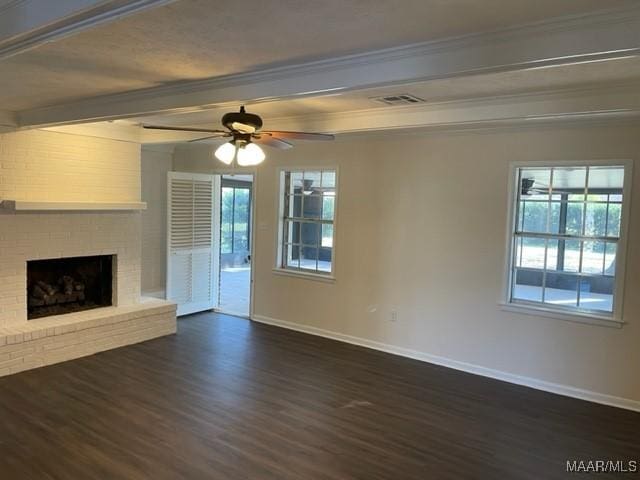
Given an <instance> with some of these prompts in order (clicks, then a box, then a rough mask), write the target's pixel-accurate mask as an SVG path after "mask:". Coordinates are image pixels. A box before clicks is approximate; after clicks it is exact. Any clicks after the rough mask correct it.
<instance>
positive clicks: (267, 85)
mask: <svg viewBox="0 0 640 480" xmlns="http://www.w3.org/2000/svg"><path fill="white" fill-rule="evenodd" d="M638 55H640V7H634V8H627V9H622V10H615V11H608V12H605V13H597V14H590V15H580V16H571V17H563V18H560V19H554V20H550V21H546V22H538V23H536V24H531V25H526V26H520V27H512V28H508V29H503V30H497V31H493V32H487V33H481V34H474V35H466V36H463V37H455V38H448V39H444V40H437V41H431V42H425V43H420V44H413V45H407V46H403V47H397V48H391V49H385V50H380V51H375V52H369V53H364V54H357V55H349V56H343V57H339V58H334V59H327V60H320V61H315V62H308V63H304V64H298V65H288V66H281V67H277V68H271V69H266V70H262V71H258V72H250V73H243V74H237V75H228V76H224V77H217V78H211V79H205V80H198V81H189V82H179V83H172V84H168V85H164V86H159V87H154V88H149V89H143V90H136V91H130V92H125V93H120V94H114V95H106V96H101V97H95V98H92V99H87V100H82V101H78V102H74V103H68V104H64V105H53V106H49V107H43V108H37V109H32V110H27V111H23V112H20V113H19V117H18V119H19V123H20V125H21V126H45V125H55V124H64V123H73V122H86V121H98V120H107V119H113V118H127V117H135V116H142V115H150V114H161V113H180V112H192V111H198V110H201V109H203V108H211V107H213V106H223V105H225V104H229V103H240V102H243V103H244V102H256V101H272V100H277V99H284V98H300V97H305V96H318V95H322V94H323V93H336V92H339V91H349V90H357V89H363V88H375V87H379V86H383V85H401V84H406V83H412V82H420V81H427V80H432V79H442V78H452V77H458V76H464V75H470V74H479V73H493V72H504V71H514V70H526V69H531V68H541V67H551V66H556V65H564V64H569V63H586V62H593V61H602V60H607V59H615V58H623V57H629V56H638Z"/></svg>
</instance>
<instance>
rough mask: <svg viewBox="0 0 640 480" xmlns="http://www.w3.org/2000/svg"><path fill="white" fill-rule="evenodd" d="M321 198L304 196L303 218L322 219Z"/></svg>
mask: <svg viewBox="0 0 640 480" xmlns="http://www.w3.org/2000/svg"><path fill="white" fill-rule="evenodd" d="M322 198H323V197H322V196H321V195H305V196H304V199H303V209H304V211H303V215H302V216H303V217H304V218H314V219H315V218H322Z"/></svg>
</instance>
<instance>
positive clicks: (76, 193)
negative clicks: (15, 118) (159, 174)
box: [0, 130, 140, 202]
mask: <svg viewBox="0 0 640 480" xmlns="http://www.w3.org/2000/svg"><path fill="white" fill-rule="evenodd" d="M0 199H9V200H34V201H35V200H50V201H104V202H107V201H118V202H136V201H140V144H138V143H132V142H122V141H116V140H109V139H104V138H97V137H86V136H82V135H72V134H68V133H60V132H51V131H46V130H30V131H24V132H15V133H7V134H2V135H0Z"/></svg>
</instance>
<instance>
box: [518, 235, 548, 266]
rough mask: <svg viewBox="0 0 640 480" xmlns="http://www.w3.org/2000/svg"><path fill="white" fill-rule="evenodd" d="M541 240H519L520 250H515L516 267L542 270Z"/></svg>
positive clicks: (528, 238)
mask: <svg viewBox="0 0 640 480" xmlns="http://www.w3.org/2000/svg"><path fill="white" fill-rule="evenodd" d="M544 246H545V240H544V239H543V238H531V237H523V238H521V245H520V248H517V249H516V254H517V259H516V265H517V266H519V267H523V268H540V269H542V268H544V250H545V249H544Z"/></svg>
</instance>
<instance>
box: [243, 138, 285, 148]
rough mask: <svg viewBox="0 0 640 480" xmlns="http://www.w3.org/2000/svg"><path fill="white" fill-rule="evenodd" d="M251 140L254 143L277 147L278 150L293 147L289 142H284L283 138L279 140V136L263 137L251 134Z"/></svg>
mask: <svg viewBox="0 0 640 480" xmlns="http://www.w3.org/2000/svg"><path fill="white" fill-rule="evenodd" d="M251 141H252V142H254V143H258V144H260V145H266V146H268V147H274V148H279V149H280V150H287V149H289V148H292V147H293V145H291V144H290V143H289V142H285V141H284V140H280V139H279V138H273V137H270V136H264V137H258V136H253V137H252V139H251Z"/></svg>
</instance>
